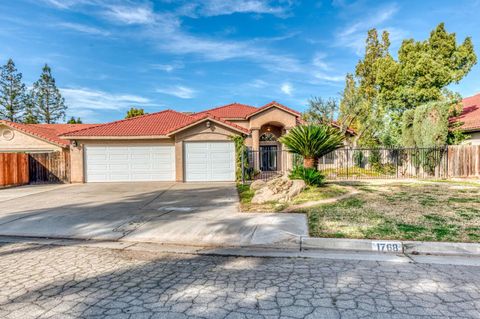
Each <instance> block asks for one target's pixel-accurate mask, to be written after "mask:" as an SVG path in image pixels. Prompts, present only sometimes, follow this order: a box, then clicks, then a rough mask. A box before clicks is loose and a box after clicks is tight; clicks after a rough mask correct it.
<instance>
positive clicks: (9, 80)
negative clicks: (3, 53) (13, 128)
mask: <svg viewBox="0 0 480 319" xmlns="http://www.w3.org/2000/svg"><path fill="white" fill-rule="evenodd" d="M0 69H1V73H0V118H2V119H5V120H9V121H12V122H20V121H22V119H23V116H24V112H25V101H26V99H27V89H26V87H25V84H24V83H22V73H20V72H18V70H17V68H16V67H15V63H14V62H13V60H12V59H9V60H8V61H7V63H6V64H5V65H3V66H2V67H1V68H0Z"/></svg>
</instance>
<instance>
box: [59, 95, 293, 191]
mask: <svg viewBox="0 0 480 319" xmlns="http://www.w3.org/2000/svg"><path fill="white" fill-rule="evenodd" d="M300 117H301V114H300V113H299V112H297V111H295V110H292V109H290V108H288V107H286V106H284V105H282V104H280V103H277V102H271V103H268V104H266V105H264V106H262V107H254V106H250V105H245V104H239V103H232V104H228V105H224V106H221V107H217V108H214V109H210V110H206V111H203V112H199V113H193V114H186V113H180V112H176V111H173V110H166V111H162V112H158V113H152V114H147V115H143V116H138V117H134V118H130V119H125V120H120V121H115V122H111V123H106V124H101V125H96V126H93V127H86V128H82V129H79V130H76V131H69V132H66V133H64V134H61V135H60V137H61V138H62V139H64V140H65V141H68V143H69V144H70V160H71V163H70V169H71V181H72V182H116V181H118V182H120V181H187V182H190V181H234V180H235V147H234V143H233V141H232V136H236V135H241V136H244V137H245V138H246V139H245V144H246V145H247V146H248V147H249V148H251V149H252V150H253V151H258V152H257V153H256V154H257V155H256V156H257V157H258V160H257V161H256V163H257V164H256V165H257V169H260V157H261V154H262V151H266V150H267V151H268V154H269V155H271V154H276V155H273V156H277V157H278V158H274V160H272V158H271V156H269V162H270V164H272V165H273V166H275V165H279V163H280V161H281V159H280V155H278V154H280V152H276V151H277V150H281V148H282V145H281V144H280V143H279V142H277V139H278V138H279V137H280V136H281V135H283V134H285V133H287V132H288V131H289V130H290V129H291V128H293V127H295V126H296V125H297V124H298V123H299V122H300V121H301V120H300ZM267 166H268V165H267ZM273 166H269V167H267V169H269V170H275V169H277V167H273Z"/></svg>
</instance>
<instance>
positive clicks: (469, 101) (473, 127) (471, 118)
mask: <svg viewBox="0 0 480 319" xmlns="http://www.w3.org/2000/svg"><path fill="white" fill-rule="evenodd" d="M462 103H463V111H462V114H460V115H459V116H457V117H455V118H453V119H452V121H455V122H462V123H463V124H462V126H460V128H461V129H462V130H464V131H467V132H471V131H477V130H480V93H479V94H477V95H474V96H470V97H466V98H464V99H463V100H462Z"/></svg>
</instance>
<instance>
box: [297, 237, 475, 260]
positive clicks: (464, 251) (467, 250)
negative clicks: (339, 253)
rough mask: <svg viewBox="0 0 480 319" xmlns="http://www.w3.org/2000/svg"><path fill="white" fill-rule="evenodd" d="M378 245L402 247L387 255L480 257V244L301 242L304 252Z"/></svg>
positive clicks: (359, 240)
mask: <svg viewBox="0 0 480 319" xmlns="http://www.w3.org/2000/svg"><path fill="white" fill-rule="evenodd" d="M377 244H385V245H389V244H390V245H393V244H396V245H400V249H399V250H398V251H387V250H385V251H383V252H385V253H394V254H398V253H404V254H411V255H418V254H422V255H468V256H470V255H480V244H477V243H445V242H423V241H398V240H397V241H393V240H370V239H344V238H313V237H304V238H302V241H301V247H302V250H349V251H376V252H378V251H379V250H378V249H376V248H377V246H376V245H377Z"/></svg>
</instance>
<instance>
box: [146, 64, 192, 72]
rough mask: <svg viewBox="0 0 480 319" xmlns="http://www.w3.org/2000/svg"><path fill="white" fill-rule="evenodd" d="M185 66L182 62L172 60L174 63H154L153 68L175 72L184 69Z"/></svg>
mask: <svg viewBox="0 0 480 319" xmlns="http://www.w3.org/2000/svg"><path fill="white" fill-rule="evenodd" d="M183 67H184V65H183V63H181V62H172V63H165V64H152V65H151V68H152V69H154V70H160V71H165V72H168V73H170V72H173V71H175V70H178V69H182V68H183Z"/></svg>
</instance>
